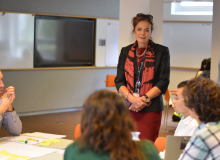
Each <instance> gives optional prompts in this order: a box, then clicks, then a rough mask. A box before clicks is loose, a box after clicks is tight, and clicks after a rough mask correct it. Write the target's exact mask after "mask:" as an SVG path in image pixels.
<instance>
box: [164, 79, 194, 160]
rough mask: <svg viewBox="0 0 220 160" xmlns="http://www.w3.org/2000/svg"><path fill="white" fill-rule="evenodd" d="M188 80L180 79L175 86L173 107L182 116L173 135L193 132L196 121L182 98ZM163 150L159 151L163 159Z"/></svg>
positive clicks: (190, 134)
mask: <svg viewBox="0 0 220 160" xmlns="http://www.w3.org/2000/svg"><path fill="white" fill-rule="evenodd" d="M187 82H188V81H182V82H180V83H179V84H178V86H177V88H178V89H177V92H176V94H175V96H174V99H173V109H174V110H175V112H177V113H182V114H183V116H182V118H181V120H180V121H179V123H178V126H177V128H176V130H175V133H174V136H192V135H194V133H195V130H196V128H197V127H198V123H197V121H196V120H195V119H193V118H192V117H191V116H190V109H189V108H188V107H186V105H185V102H184V98H183V95H182V93H183V89H184V87H185V86H186V85H187ZM164 156H165V150H164V151H163V152H160V158H161V159H164Z"/></svg>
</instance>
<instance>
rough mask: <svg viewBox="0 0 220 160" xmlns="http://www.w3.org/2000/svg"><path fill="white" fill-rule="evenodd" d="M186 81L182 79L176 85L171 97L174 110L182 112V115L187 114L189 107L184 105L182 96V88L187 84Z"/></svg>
mask: <svg viewBox="0 0 220 160" xmlns="http://www.w3.org/2000/svg"><path fill="white" fill-rule="evenodd" d="M187 82H188V81H182V82H180V83H179V84H178V85H177V88H178V89H177V92H176V94H175V96H174V99H173V108H174V110H175V112H177V113H182V114H183V115H184V116H186V117H187V116H189V108H188V107H186V106H185V102H184V98H183V95H182V93H183V89H184V87H185V86H186V85H187Z"/></svg>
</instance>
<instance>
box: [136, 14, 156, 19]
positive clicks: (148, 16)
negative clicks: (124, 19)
mask: <svg viewBox="0 0 220 160" xmlns="http://www.w3.org/2000/svg"><path fill="white" fill-rule="evenodd" d="M137 17H146V18H150V19H153V16H152V15H150V14H143V13H138V14H137Z"/></svg>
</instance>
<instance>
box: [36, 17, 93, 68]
mask: <svg viewBox="0 0 220 160" xmlns="http://www.w3.org/2000/svg"><path fill="white" fill-rule="evenodd" d="M38 19H46V20H64V21H79V22H80V21H83V22H91V23H92V44H91V45H92V46H91V61H89V62H64V63H48V64H46V63H36V62H35V55H36V47H37V45H36V29H37V27H36V21H37V20H38ZM95 24H96V20H95V19H92V18H75V17H63V16H44V15H35V17H34V48H33V49H34V56H33V64H34V66H33V67H34V68H40V67H74V66H94V62H95V60H94V57H95V56H94V55H95Z"/></svg>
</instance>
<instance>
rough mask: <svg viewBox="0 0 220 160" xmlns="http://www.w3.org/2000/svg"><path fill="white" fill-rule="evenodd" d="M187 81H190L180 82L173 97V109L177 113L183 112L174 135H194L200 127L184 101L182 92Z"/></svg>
mask: <svg viewBox="0 0 220 160" xmlns="http://www.w3.org/2000/svg"><path fill="white" fill-rule="evenodd" d="M187 82H188V81H183V82H180V83H179V84H178V86H177V88H178V89H177V92H176V94H175V97H174V99H173V109H174V110H175V111H176V112H177V113H182V114H183V116H182V118H181V120H180V121H179V123H178V126H177V128H176V130H175V133H174V136H192V135H193V134H194V132H195V130H196V128H197V127H198V123H197V121H196V120H195V119H193V118H192V117H191V116H190V114H189V113H190V109H189V108H188V107H186V106H185V103H184V101H183V95H182V92H183V89H184V87H185V86H186V85H187Z"/></svg>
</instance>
